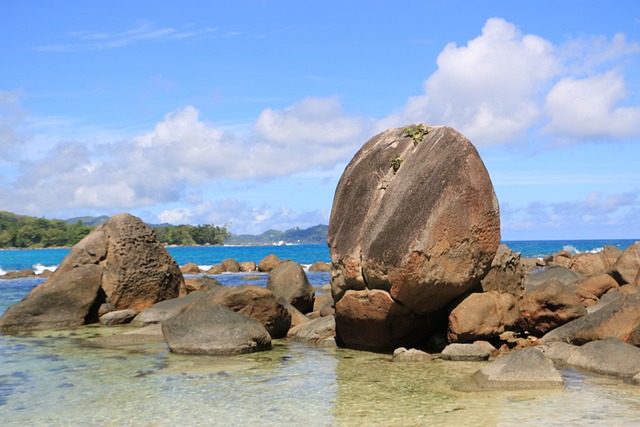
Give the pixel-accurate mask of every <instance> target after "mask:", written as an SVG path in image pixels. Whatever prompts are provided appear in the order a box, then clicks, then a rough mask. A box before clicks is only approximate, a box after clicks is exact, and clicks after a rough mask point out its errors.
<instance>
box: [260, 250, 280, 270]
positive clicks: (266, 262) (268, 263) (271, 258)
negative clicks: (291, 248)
mask: <svg viewBox="0 0 640 427" xmlns="http://www.w3.org/2000/svg"><path fill="white" fill-rule="evenodd" d="M280 262H281V261H280V258H278V257H277V256H276V255H274V254H269V255H267V256H266V257H264V258H262V260H261V261H260V262H259V263H258V271H260V272H262V273H268V272H270V271H271V270H273V268H274V267H275V266H276V265H278V264H280Z"/></svg>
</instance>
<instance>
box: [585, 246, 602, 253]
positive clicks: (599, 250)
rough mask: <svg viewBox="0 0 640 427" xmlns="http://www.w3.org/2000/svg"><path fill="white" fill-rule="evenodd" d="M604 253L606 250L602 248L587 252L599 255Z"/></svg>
mask: <svg viewBox="0 0 640 427" xmlns="http://www.w3.org/2000/svg"><path fill="white" fill-rule="evenodd" d="M602 251H604V248H602V247H601V248H595V249H591V250H590V251H586V252H589V253H592V254H597V253H598V252H602Z"/></svg>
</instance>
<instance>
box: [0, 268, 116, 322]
mask: <svg viewBox="0 0 640 427" xmlns="http://www.w3.org/2000/svg"><path fill="white" fill-rule="evenodd" d="M101 283H102V270H101V269H100V267H98V266H97V265H94V264H88V265H81V266H78V267H77V268H74V269H72V270H70V271H69V272H68V273H67V274H65V275H56V276H55V278H51V279H49V280H48V281H47V282H46V288H43V287H42V286H43V285H44V284H43V285H40V290H38V291H35V290H34V291H32V292H31V294H30V295H29V296H27V297H26V298H24V299H23V300H22V301H20V302H19V303H17V304H14V305H12V306H11V307H9V308H8V309H7V311H6V312H5V313H4V315H3V316H2V318H0V330H2V331H4V332H11V331H19V330H28V329H54V328H65V327H71V326H80V325H84V324H85V323H95V322H97V321H98V308H99V306H100V302H101V301H103V300H104V293H103V292H102V288H101V287H100V284H101ZM36 289H38V288H36Z"/></svg>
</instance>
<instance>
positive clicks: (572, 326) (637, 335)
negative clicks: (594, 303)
mask: <svg viewBox="0 0 640 427" xmlns="http://www.w3.org/2000/svg"><path fill="white" fill-rule="evenodd" d="M607 338H618V339H620V340H622V341H625V342H627V343H629V344H632V345H640V294H632V295H621V296H618V298H616V299H613V300H612V301H611V302H609V303H608V304H606V305H604V306H603V307H602V308H600V309H599V310H597V311H594V312H591V313H589V314H587V315H586V316H583V317H580V318H578V319H576V320H573V321H571V322H569V323H567V324H565V325H562V326H560V327H559V328H556V329H554V330H553V331H551V332H549V333H547V334H546V335H545V336H543V337H542V339H541V340H540V341H541V342H542V343H550V342H552V341H564V342H567V343H571V344H576V345H582V344H585V343H588V342H590V341H598V340H604V339H607Z"/></svg>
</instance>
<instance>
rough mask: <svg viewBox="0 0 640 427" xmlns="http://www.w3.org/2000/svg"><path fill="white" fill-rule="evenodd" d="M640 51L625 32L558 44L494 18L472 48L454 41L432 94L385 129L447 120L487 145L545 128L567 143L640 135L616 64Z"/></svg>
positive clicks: (636, 110) (386, 122)
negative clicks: (622, 104)
mask: <svg viewBox="0 0 640 427" xmlns="http://www.w3.org/2000/svg"><path fill="white" fill-rule="evenodd" d="M638 53H640V44H639V43H636V42H629V41H627V39H626V37H625V36H624V35H623V34H616V35H615V36H613V38H611V39H610V40H609V39H607V38H605V37H601V36H598V37H590V38H584V37H583V38H578V39H575V40H571V41H569V42H567V43H565V44H563V45H554V44H553V43H551V42H550V41H548V40H546V39H544V38H542V37H540V36H537V35H533V34H523V33H522V32H521V31H520V30H519V29H518V28H517V27H516V26H515V25H514V24H512V23H510V22H507V21H505V20H503V19H500V18H491V19H489V20H487V22H486V24H485V26H484V27H483V29H482V34H481V35H479V36H478V37H476V38H474V39H472V40H470V41H469V42H468V43H467V44H466V45H464V46H457V45H456V44H454V43H450V44H448V45H447V46H446V47H445V48H444V49H443V51H442V52H441V53H440V54H439V56H438V59H437V65H438V68H437V70H436V71H435V72H434V73H433V74H431V75H430V76H429V77H428V78H427V80H426V81H425V82H424V92H423V93H422V94H420V95H418V96H414V97H411V98H409V99H408V100H407V103H406V104H405V106H404V107H403V108H402V109H401V110H400V111H398V112H396V113H394V114H392V115H390V116H388V117H386V118H384V119H382V120H380V121H379V123H378V126H377V128H378V129H379V130H382V129H384V128H387V127H392V126H401V125H405V124H407V123H413V122H426V123H432V124H444V125H447V126H452V127H455V128H456V129H458V130H460V131H461V132H462V133H463V134H465V135H466V136H467V137H469V139H470V140H471V141H472V142H474V144H476V145H479V146H486V145H494V144H500V143H518V142H523V141H526V140H527V138H528V137H529V134H537V133H539V132H541V131H542V130H543V131H544V132H546V134H547V135H548V136H550V137H551V138H552V139H555V138H562V139H563V140H565V141H567V140H570V141H575V140H577V139H579V138H604V137H609V138H630V137H635V136H639V135H640V125H638V123H640V121H639V120H638V118H639V117H640V107H637V106H625V107H622V106H620V103H621V102H622V101H624V100H625V99H626V98H627V91H626V87H625V82H624V78H623V75H622V74H621V73H620V72H617V71H614V70H613V69H611V67H614V66H619V61H618V60H619V59H620V58H622V57H629V56H633V55H637V54H638ZM607 67H609V68H607Z"/></svg>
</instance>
